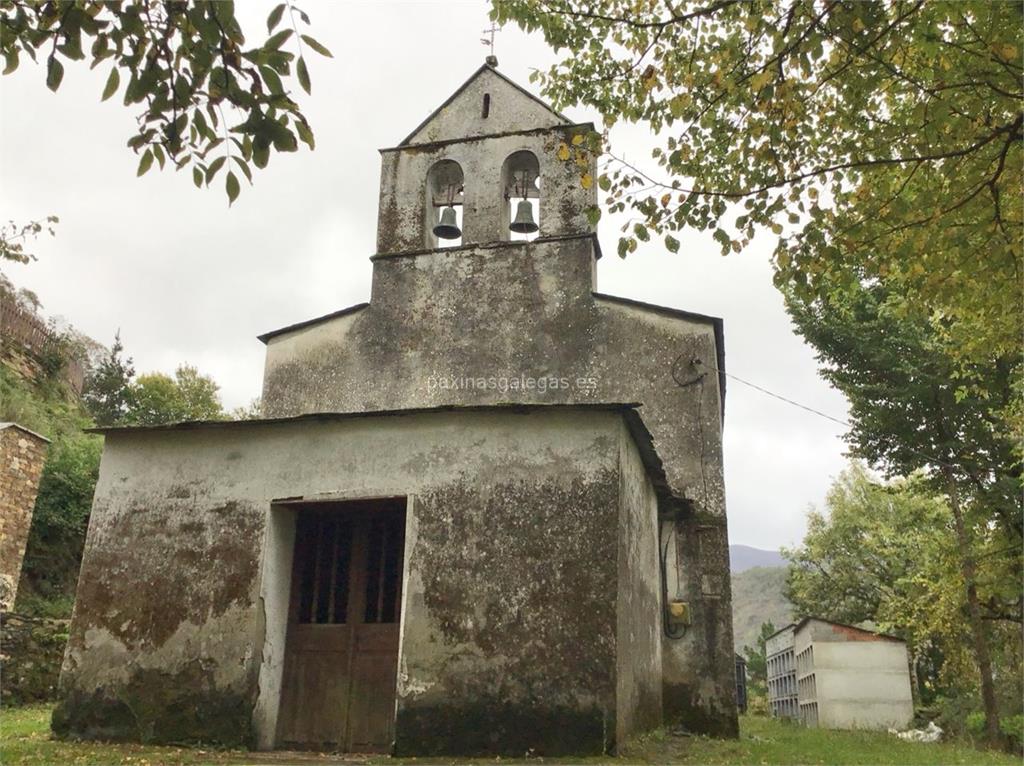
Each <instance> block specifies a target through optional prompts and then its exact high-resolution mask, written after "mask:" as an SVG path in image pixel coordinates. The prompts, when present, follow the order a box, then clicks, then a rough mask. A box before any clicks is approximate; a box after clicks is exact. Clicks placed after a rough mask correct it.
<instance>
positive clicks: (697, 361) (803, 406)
mask: <svg viewBox="0 0 1024 766" xmlns="http://www.w3.org/2000/svg"><path fill="white" fill-rule="evenodd" d="M677 361H678V359H677ZM691 364H694V365H699V366H702V367H710V368H711V369H712V370H714V371H715V372H717V373H718V374H719V375H724V376H725V377H727V378H729V379H731V380H735V381H736V382H737V383H742V384H743V385H745V386H749V387H750V388H753V389H754V390H756V391H760V392H761V393H762V394H767V395H768V396H771V397H773V398H774V399H778V400H779V401H781V402H785V403H786V404H791V405H793V406H794V407H799V408H800V409H802V410H806V411H807V412H810V413H811V414H813V415H817V416H818V417H822V418H825V419H826V420H831V421H832V422H833V423H838V424H839V425H841V426H844V427H846V428H851V429H852V428H853V427H854V426H853V424H852V423H849V422H848V421H845V420H841V419H840V418H837V417H833V416H832V415H829V414H828V413H826V412H822V411H821V410H816V409H814V408H813V407H808V406H807V405H806V404H801V403H800V402H796V401H793V400H792V399H790V398H788V397H785V396H783V395H782V394H777V393H775V392H774V391H769V390H768V389H767V388H764V387H763V386H759V385H757V384H756V383H751V382H750V381H749V380H744V379H743V378H740V377H738V376H736V375H733V374H732V373H731V372H726V371H725V370H720V369H718V367H716V366H715V365H713V364H708V363H706V362H704V361H703V360H702V359H700V358H697V357H694V358H693V359H692V360H691ZM673 377H675V376H674V375H673ZM677 382H678V381H677ZM905 449H906V450H907V451H908V452H913V453H914V454H915V455H918V456H919V457H923V458H924V459H925V460H927V461H929V462H931V463H934V464H936V465H941V466H945V467H946V468H954V469H955V468H956V466H955V465H953V464H952V463H947V462H946V461H945V460H940V459H939V458H937V457H935V456H933V455H929V454H928V453H927V452H922V451H921V450H918V449H914V448H913V447H906V446H905Z"/></svg>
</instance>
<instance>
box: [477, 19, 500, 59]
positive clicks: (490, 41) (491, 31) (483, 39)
mask: <svg viewBox="0 0 1024 766" xmlns="http://www.w3.org/2000/svg"><path fill="white" fill-rule="evenodd" d="M500 31H501V27H497V26H495V25H494V22H493V21H492V22H491V28H490V29H485V30H484V34H485V35H488V36H489V38H490V39H488V37H481V38H480V42H481V43H483V44H484V45H489V46H491V56H494V35H495V34H496V33H497V32H500Z"/></svg>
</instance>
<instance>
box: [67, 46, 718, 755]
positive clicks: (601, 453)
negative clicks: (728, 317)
mask: <svg viewBox="0 0 1024 766" xmlns="http://www.w3.org/2000/svg"><path fill="white" fill-rule="evenodd" d="M495 64H496V62H494V61H493V60H490V61H489V62H488V63H487V64H486V65H484V66H482V67H481V68H480V69H479V70H478V71H476V72H475V73H474V74H473V75H472V76H471V77H470V78H469V80H468V81H467V82H466V83H465V84H463V85H462V86H461V87H460V88H459V89H458V90H457V91H456V92H455V93H454V94H453V95H452V96H451V97H450V98H449V99H448V100H447V101H445V102H444V103H443V104H442V105H441V107H439V108H438V109H437V110H436V111H435V112H434V113H433V114H431V115H430V116H429V117H428V118H427V119H426V120H425V121H424V122H423V123H422V124H421V125H420V126H419V127H417V128H416V129H415V130H413V131H412V133H410V134H409V135H408V136H407V137H406V138H404V139H403V140H402V141H400V142H399V143H398V145H397V146H394V147H391V148H387V149H383V150H381V158H382V167H381V181H380V206H379V217H378V221H377V246H376V253H375V254H374V255H372V256H371V258H370V260H371V262H372V269H373V280H372V288H371V295H370V300H369V302H367V303H361V304H358V305H356V306H351V307H348V308H344V309H341V310H339V311H336V312H334V313H331V314H328V315H326V316H322V317H318V318H315V319H306V320H304V321H299V322H297V323H296V324H292V325H290V326H287V327H283V328H281V329H277V330H273V331H270V332H267V333H265V334H263V335H262V336H260V340H261V341H262V342H263V343H265V344H266V365H265V373H264V383H263V419H261V420H252V421H241V422H211V423H182V424H175V425H169V426H156V427H136V428H108V429H101V431H102V433H104V435H105V445H104V453H103V459H102V463H101V466H100V476H99V482H98V484H97V488H96V494H95V499H94V505H93V510H92V516H91V520H90V525H89V530H88V536H87V540H86V546H85V552H84V558H83V562H82V569H81V574H80V579H79V586H78V591H77V602H76V605H75V612H74V617H73V622H72V627H71V635H70V640H69V645H68V650H67V654H66V657H65V661H64V668H63V672H62V676H61V696H62V699H61V702H60V704H59V706H58V707H57V709H56V711H55V713H54V718H53V727H54V730H55V731H56V732H57V733H58V734H61V735H70V736H77V737H87V738H107V739H132V740H144V741H182V740H201V741H207V742H221V743H228V744H247V745H250V746H254V747H258V748H262V749H273V748H310V749H323V750H344V751H358V750H364V751H381V752H394V753H396V754H399V755H431V754H441V753H444V754H455V755H471V754H514V755H519V756H522V754H523V753H526V752H533V753H535V754H538V755H557V754H564V753H602V752H615V750H616V748H617V747H618V746H619V745H621V743H623V742H624V741H625V740H626V739H628V738H629V737H631V736H634V735H636V734H639V733H642V732H644V731H647V730H650V729H653V728H656V727H658V726H661V725H663V724H667V725H672V726H682V727H685V728H686V729H688V730H689V731H692V732H699V733H710V734H718V735H735V734H736V731H737V718H736V686H735V667H734V655H733V649H732V645H733V639H732V624H731V609H730V585H729V562H728V545H727V537H726V517H725V499H724V489H723V478H722V415H723V408H724V394H725V388H724V376H723V375H722V374H720V372H719V371H720V370H723V369H724V349H723V341H722V323H721V320H719V319H716V318H714V317H708V316H703V315H699V314H694V313H690V312H687V311H683V310H678V309H673V308H666V307H661V306H653V305H649V304H646V303H641V302H638V301H635V300H631V299H629V298H624V297H618V296H613V295H608V294H606V293H602V292H599V291H598V289H597V285H596V283H595V277H596V271H597V269H596V265H597V261H598V260H599V259H600V257H601V250H600V246H599V244H598V240H597V237H596V233H595V231H594V227H593V225H592V224H591V220H592V217H591V216H589V215H588V212H589V211H591V210H592V209H593V208H594V207H595V206H596V204H597V194H596V188H595V186H596V185H595V184H594V183H593V182H592V181H593V179H594V178H596V175H597V168H596V161H595V158H594V157H593V156H592V155H588V154H586V153H583V150H582V147H585V145H586V144H585V141H584V142H582V143H581V141H580V140H579V139H576V137H577V136H584V135H585V134H586V133H587V132H588V131H590V130H591V129H592V126H591V125H589V124H583V125H580V124H574V123H573V122H572V121H571V120H568V119H567V118H566V117H564V116H563V115H561V114H559V113H557V112H555V111H554V110H553V109H551V108H550V107H549V106H548V105H546V104H544V103H543V102H541V101H540V100H538V99H537V98H535V97H534V96H532V95H531V94H529V93H528V92H526V91H525V90H523V89H522V88H520V87H519V86H517V85H515V84H514V83H512V82H511V81H509V80H508V79H507V78H505V77H504V76H503V75H502V74H500V73H499V72H498V71H497V69H496V68H495ZM574 139H575V140H574ZM570 147H572V149H571V151H570ZM570 155H571V158H570V159H568V160H567V159H565V157H566V156H570ZM584 176H588V177H589V178H588V179H587V180H585V179H584ZM297 319H298V317H297Z"/></svg>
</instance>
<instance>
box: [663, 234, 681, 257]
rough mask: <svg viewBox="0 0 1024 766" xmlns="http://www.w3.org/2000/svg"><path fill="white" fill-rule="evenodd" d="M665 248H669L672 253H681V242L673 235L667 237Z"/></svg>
mask: <svg viewBox="0 0 1024 766" xmlns="http://www.w3.org/2000/svg"><path fill="white" fill-rule="evenodd" d="M665 247H666V248H668V251H669V252H670V253H678V252H679V240H678V239H676V238H675V237H673V236H672V235H671V234H667V235H665Z"/></svg>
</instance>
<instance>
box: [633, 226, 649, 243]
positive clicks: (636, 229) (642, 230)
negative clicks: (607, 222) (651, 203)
mask: <svg viewBox="0 0 1024 766" xmlns="http://www.w3.org/2000/svg"><path fill="white" fill-rule="evenodd" d="M633 233H634V234H635V235H636V238H637V239H639V240H640V241H641V242H647V241H649V240H650V238H651V235H650V232H648V231H647V227H646V226H644V225H643V224H642V223H637V224H634V225H633Z"/></svg>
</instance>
